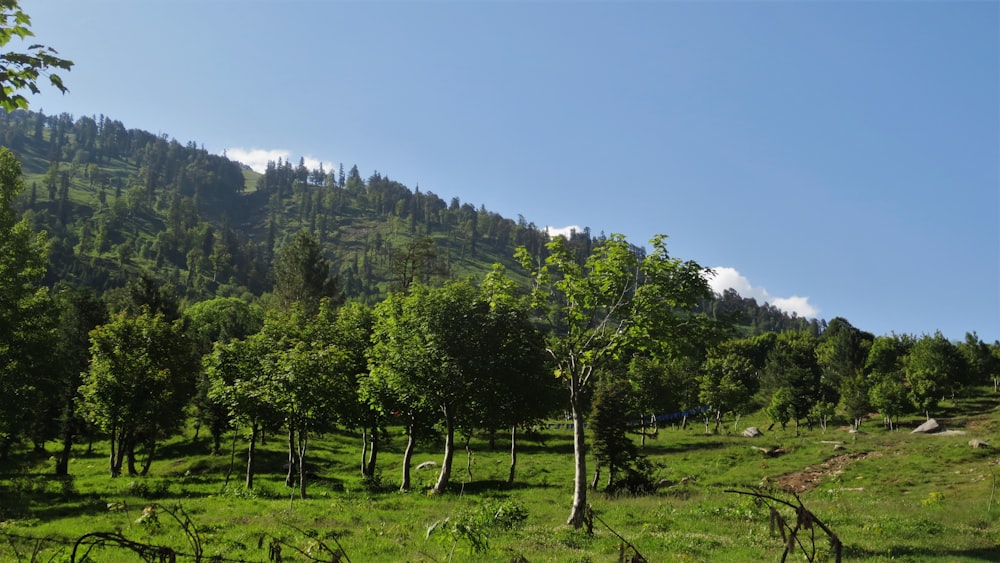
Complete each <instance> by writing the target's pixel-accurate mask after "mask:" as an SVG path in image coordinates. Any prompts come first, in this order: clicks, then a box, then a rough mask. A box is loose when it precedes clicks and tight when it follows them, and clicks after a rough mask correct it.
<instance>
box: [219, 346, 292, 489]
mask: <svg viewBox="0 0 1000 563" xmlns="http://www.w3.org/2000/svg"><path fill="white" fill-rule="evenodd" d="M269 344H270V343H269V342H268V341H267V340H266V339H265V338H264V337H263V336H262V335H260V334H259V333H258V334H254V335H251V336H249V337H248V338H246V339H243V340H232V341H230V342H229V343H226V344H222V343H216V344H215V346H214V348H213V350H212V353H211V354H210V355H208V356H205V358H204V359H203V362H204V366H205V373H206V374H207V376H208V379H209V382H210V386H209V392H208V397H209V399H210V400H212V401H215V402H218V403H220V404H222V405H225V406H226V408H227V409H228V412H229V417H230V422H231V423H232V424H233V426H235V427H236V429H237V431H239V429H241V428H243V429H246V430H249V432H248V434H247V440H248V442H249V445H248V448H247V465H246V480H245V486H246V488H247V489H252V488H253V478H254V468H255V461H256V446H257V439H258V437H259V436H260V432H261V430H262V429H265V428H269V427H271V426H272V425H274V424H275V421H277V420H279V412H278V409H277V395H278V391H277V389H276V387H277V383H276V378H277V375H276V371H277V367H276V366H275V365H274V362H273V357H272V355H271V354H270V350H269ZM235 443H236V442H235V437H234V442H233V445H234V447H235ZM228 480H229V479H228V474H227V478H226V481H227V483H228Z"/></svg>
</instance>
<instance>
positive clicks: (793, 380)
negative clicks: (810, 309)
mask: <svg viewBox="0 0 1000 563" xmlns="http://www.w3.org/2000/svg"><path fill="white" fill-rule="evenodd" d="M815 350H816V339H815V338H814V337H813V336H812V335H811V334H809V333H807V332H804V331H794V332H793V331H788V332H783V333H781V334H779V335H778V338H777V340H776V342H775V345H774V348H772V349H771V352H770V354H768V358H767V364H766V365H765V366H764V372H763V376H762V378H761V379H762V381H761V387H762V390H763V391H764V392H765V393H766V392H772V393H774V392H777V391H778V390H781V389H784V390H785V392H787V393H789V394H790V396H789V397H785V396H784V395H783V396H782V397H781V400H780V401H777V402H775V400H774V398H773V397H772V402H771V405H772V406H773V407H774V408H779V407H780V409H782V410H783V411H784V412H782V414H783V415H787V416H788V420H792V421H794V422H795V426H796V432H798V425H799V421H800V420H802V419H807V420H808V419H809V414H810V412H811V411H812V408H813V405H815V404H816V403H817V402H819V401H821V400H828V399H827V397H826V393H825V392H824V391H825V390H826V388H824V387H823V386H822V385H821V377H820V368H819V364H818V363H817V361H816V353H815ZM778 422H781V421H780V420H779V421H778ZM785 422H787V420H786V421H785ZM810 423H811V421H810ZM782 427H784V422H782Z"/></svg>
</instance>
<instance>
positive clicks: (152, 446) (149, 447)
mask: <svg viewBox="0 0 1000 563" xmlns="http://www.w3.org/2000/svg"><path fill="white" fill-rule="evenodd" d="M155 451H156V440H155V438H150V439H149V443H147V444H146V461H144V462H143V464H142V470H141V471H139V475H142V476H143V477H145V476H146V475H148V474H149V468H150V466H151V465H153V452H155Z"/></svg>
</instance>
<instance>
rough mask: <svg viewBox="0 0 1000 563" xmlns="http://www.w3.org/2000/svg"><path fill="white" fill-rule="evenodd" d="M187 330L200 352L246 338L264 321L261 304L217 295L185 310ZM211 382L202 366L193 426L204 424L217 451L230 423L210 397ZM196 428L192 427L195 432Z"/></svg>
mask: <svg viewBox="0 0 1000 563" xmlns="http://www.w3.org/2000/svg"><path fill="white" fill-rule="evenodd" d="M183 318H184V319H185V321H186V329H187V334H188V336H189V337H190V338H191V341H192V343H193V344H194V346H195V347H196V349H197V351H198V355H199V356H205V355H207V354H210V353H211V352H212V347H213V345H214V344H215V343H216V342H218V343H221V344H225V343H228V342H230V341H232V340H235V339H243V338H247V337H248V336H250V335H251V334H255V333H256V332H258V331H259V330H260V329H261V327H262V326H263V324H264V314H263V311H261V309H260V307H257V306H255V305H251V304H249V303H247V302H246V301H243V300H242V299H237V298H235V297H216V298H215V299H208V300H205V301H200V302H198V303H195V304H194V305H191V306H190V307H188V308H187V309H185V310H184V313H183ZM210 386H211V383H210V381H209V379H208V376H207V374H206V373H205V370H204V369H203V370H202V371H201V373H200V374H199V379H198V390H197V393H196V395H195V398H194V406H195V417H196V424H197V426H196V428H197V429H198V430H200V428H201V426H202V425H207V426H208V430H209V432H210V433H211V436H212V454H213V455H219V453H220V450H221V447H222V434H223V432H225V431H226V429H227V428H228V426H229V415H228V411H227V409H226V406H225V405H223V404H221V403H219V402H217V401H212V400H210V399H209V396H208V395H209V388H210ZM198 430H196V431H195V435H196V436H197V433H198Z"/></svg>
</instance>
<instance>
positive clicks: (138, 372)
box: [80, 310, 196, 477]
mask: <svg viewBox="0 0 1000 563" xmlns="http://www.w3.org/2000/svg"><path fill="white" fill-rule="evenodd" d="M90 340H91V347H90V354H91V362H90V368H89V370H88V371H87V373H86V374H84V378H83V385H82V386H81V387H80V395H81V397H82V403H81V406H80V408H81V410H82V412H83V413H84V417H85V418H86V419H87V420H88V421H89V422H90V423H92V424H94V425H96V426H97V427H98V428H100V429H101V430H103V431H104V432H107V433H108V434H110V436H111V440H112V449H113V452H114V454H115V455H112V458H111V475H112V476H113V477H114V476H117V475H119V474H120V473H121V468H122V461H123V459H124V456H126V455H129V456H132V455H133V453H134V449H135V447H136V446H137V445H139V444H144V445H145V446H146V448H147V459H152V449H153V447H154V446H155V443H156V441H157V440H158V439H160V438H162V437H164V436H169V435H171V434H172V433H173V432H175V431H176V430H177V429H178V427H179V425H180V424H181V422H182V421H183V417H184V414H185V411H184V408H185V407H186V405H187V402H188V400H189V399H190V397H191V394H192V393H193V391H194V374H195V373H196V368H195V366H196V356H195V355H194V350H193V348H192V346H191V344H190V342H189V341H188V339H187V338H186V337H185V335H184V333H183V324H182V323H181V322H179V321H176V322H174V323H168V322H167V321H166V320H164V318H163V315H162V314H156V315H154V314H152V313H150V312H149V311H148V310H147V311H144V312H143V313H142V314H141V315H139V316H137V317H131V316H128V315H127V314H126V313H124V312H122V313H119V314H117V315H114V316H112V318H111V319H110V321H109V322H108V323H106V324H104V325H101V326H99V327H97V328H95V329H94V330H93V331H92V332H91V337H90ZM147 463H148V462H147Z"/></svg>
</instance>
